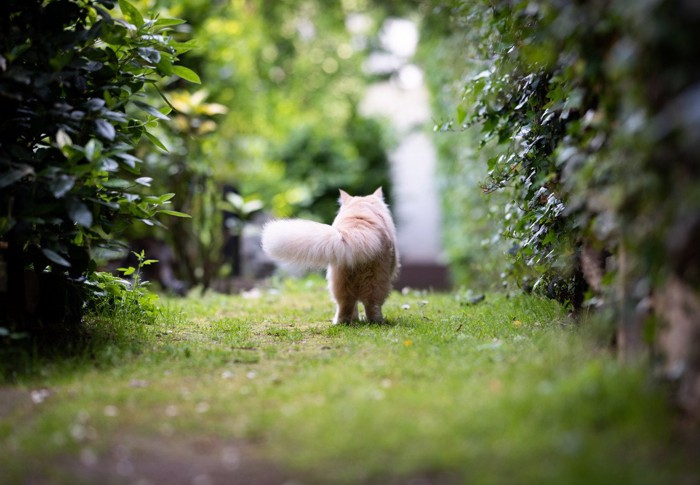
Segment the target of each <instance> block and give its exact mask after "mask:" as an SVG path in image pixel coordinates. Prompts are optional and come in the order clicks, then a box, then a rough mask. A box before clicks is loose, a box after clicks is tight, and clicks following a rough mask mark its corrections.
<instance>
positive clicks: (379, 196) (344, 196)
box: [338, 187, 384, 206]
mask: <svg viewBox="0 0 700 485" xmlns="http://www.w3.org/2000/svg"><path fill="white" fill-rule="evenodd" d="M358 199H365V200H368V199H375V200H376V201H378V202H381V203H384V193H383V192H382V188H381V187H379V188H378V189H377V190H375V191H374V193H373V194H372V195H365V196H352V195H350V194H348V193H347V192H345V191H344V190H343V189H340V199H338V202H340V205H341V206H343V205H347V204H349V203H351V202H352V201H356V200H358Z"/></svg>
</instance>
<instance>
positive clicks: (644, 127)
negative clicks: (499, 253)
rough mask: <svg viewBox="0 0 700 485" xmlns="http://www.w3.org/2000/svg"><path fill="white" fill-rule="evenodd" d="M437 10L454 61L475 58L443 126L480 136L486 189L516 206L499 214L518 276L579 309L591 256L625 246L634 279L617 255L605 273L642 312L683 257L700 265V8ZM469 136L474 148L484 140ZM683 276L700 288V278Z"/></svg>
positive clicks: (629, 4)
mask: <svg viewBox="0 0 700 485" xmlns="http://www.w3.org/2000/svg"><path fill="white" fill-rule="evenodd" d="M426 7H427V9H426V13H427V14H428V19H427V21H426V26H427V29H428V31H429V32H431V33H432V35H441V36H442V37H443V39H450V40H451V41H454V42H457V43H458V45H459V46H461V48H460V50H458V51H456V52H454V53H453V57H454V58H458V59H459V61H457V63H458V64H459V63H460V62H464V63H465V70H464V71H462V73H464V72H469V71H471V74H470V76H469V79H468V81H466V83H464V86H465V87H464V90H463V95H462V99H461V102H460V103H459V104H458V106H456V108H455V110H454V112H453V113H454V114H453V116H452V120H451V121H448V122H445V123H442V124H441V126H440V128H441V129H442V130H443V131H446V132H447V131H460V130H462V129H466V128H467V127H470V126H473V127H475V128H476V129H477V130H479V131H480V133H481V140H480V146H481V148H482V151H481V154H482V155H481V158H482V161H483V162H485V163H486V167H487V170H488V177H487V178H486V180H485V182H484V184H483V188H484V190H486V191H488V192H493V193H498V194H503V196H504V197H505V200H507V201H508V202H507V203H505V204H504V205H503V206H502V208H501V209H500V211H499V212H500V214H499V219H500V220H501V231H502V233H503V234H504V235H506V236H507V237H508V238H510V239H511V240H512V241H513V246H512V248H511V250H510V252H511V254H512V256H513V258H512V259H511V265H510V269H509V275H510V277H511V280H512V281H514V282H516V283H517V284H519V285H520V286H522V287H525V288H526V289H534V288H538V287H539V288H543V289H546V290H547V291H548V292H549V293H550V295H551V296H555V297H557V298H559V299H561V300H565V301H570V302H573V303H574V304H580V303H581V297H582V294H581V292H582V289H583V283H582V280H581V275H580V254H581V250H582V249H583V248H593V249H594V250H596V251H599V252H600V254H602V255H606V254H607V255H617V254H620V251H621V248H624V252H625V254H626V257H625V268H624V271H623V272H620V271H618V269H619V265H620V259H619V258H614V257H613V258H608V259H609V261H608V263H609V264H607V266H606V267H605V268H604V269H605V270H606V271H608V272H610V275H609V276H608V277H607V279H606V280H607V281H608V282H611V281H620V278H623V279H624V281H626V282H627V283H628V284H629V288H628V289H626V290H625V291H629V292H630V295H627V296H630V297H631V300H630V301H631V302H632V305H633V306H634V304H635V303H634V302H639V301H641V300H642V299H644V298H645V297H646V296H647V295H648V294H649V291H650V289H651V288H654V287H657V286H658V285H660V284H661V283H662V282H663V281H664V279H665V278H666V277H667V276H668V275H669V274H671V273H674V272H678V268H681V267H683V266H685V265H684V262H683V260H682V258H685V263H688V262H692V261H695V259H693V256H692V252H691V251H689V248H690V247H697V243H698V241H697V236H693V234H697V232H698V231H697V230H695V229H692V228H696V227H697V226H698V222H697V219H698V212H699V209H700V184H699V183H698V164H697V152H698V150H697V149H698V146H697V145H698V143H699V142H700V140H699V139H698V137H697V124H696V122H697V112H698V110H700V101H698V96H697V92H698V85H699V84H698V82H699V81H700V79H699V74H700V68H699V67H698V64H697V62H696V60H695V53H696V52H695V47H693V46H697V44H698V40H699V39H698V36H699V35H700V34H699V32H700V29H698V27H699V25H700V11H699V9H698V8H697V7H695V6H694V5H692V4H691V3H690V2H685V3H684V2H672V1H662V0H653V1H647V2H635V1H630V0H615V1H593V2H585V3H581V2H574V1H562V2H547V1H542V2H532V1H516V0H508V1H495V2H494V1H470V2H466V1H451V2H428V3H427V4H426ZM448 60H449V58H448ZM456 82H460V81H459V80H457V81H456ZM464 139H465V140H466V144H467V145H470V146H471V143H472V142H471V140H473V137H471V136H469V135H466V136H465V138H464ZM484 149H485V150H484ZM463 163H465V164H466V163H469V162H468V161H465V162H463ZM684 226H685V227H686V228H687V229H686V230H685V232H683V231H682V230H681V228H682V227H684ZM678 236H681V237H680V239H678ZM688 258H690V259H688ZM686 267H687V266H686ZM683 271H684V273H685V276H684V278H685V279H686V281H688V282H689V283H691V284H692V285H693V286H694V287H695V288H698V287H699V286H700V285H699V284H698V283H700V280H699V279H698V274H697V273H698V272H697V271H695V270H692V271H688V270H683ZM622 273H624V274H622ZM610 288H611V289H610V290H609V291H608V292H607V293H608V294H606V296H607V298H608V300H609V301H615V300H616V299H617V298H619V295H616V294H615V293H614V291H612V287H610Z"/></svg>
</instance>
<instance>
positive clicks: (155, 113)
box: [134, 101, 170, 121]
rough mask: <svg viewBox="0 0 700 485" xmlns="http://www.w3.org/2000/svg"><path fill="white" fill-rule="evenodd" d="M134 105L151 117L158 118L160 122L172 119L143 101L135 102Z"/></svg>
mask: <svg viewBox="0 0 700 485" xmlns="http://www.w3.org/2000/svg"><path fill="white" fill-rule="evenodd" d="M134 104H135V105H136V106H138V107H139V108H141V109H142V110H144V111H145V112H146V113H148V114H149V115H151V116H153V117H154V118H158V119H159V120H163V121H168V120H169V119H170V118H168V117H167V116H166V115H164V114H163V113H161V112H160V111H158V110H157V109H155V108H154V107H153V106H151V105H150V104H146V103H144V102H142V101H134Z"/></svg>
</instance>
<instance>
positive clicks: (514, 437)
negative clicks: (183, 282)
mask: <svg viewBox="0 0 700 485" xmlns="http://www.w3.org/2000/svg"><path fill="white" fill-rule="evenodd" d="M254 296H255V295H254ZM257 296H258V297H257V298H245V297H241V296H238V297H229V296H221V295H208V296H206V297H203V298H201V297H198V296H192V297H190V298H188V299H183V300H176V299H172V300H165V301H164V302H163V316H162V317H161V318H159V319H158V321H157V322H156V323H154V324H152V325H137V324H134V325H132V326H131V327H130V326H129V324H128V322H123V321H122V323H121V327H120V330H119V332H117V333H114V332H113V331H112V330H110V329H111V328H114V327H113V325H114V323H113V322H112V323H109V322H104V321H100V322H96V321H93V322H91V324H90V325H91V326H92V329H93V332H96V333H97V334H98V335H99V336H100V337H99V339H98V340H97V341H93V343H92V344H90V345H86V346H85V348H84V350H82V351H81V352H78V353H77V354H76V355H77V356H76V355H73V356H71V357H66V356H58V357H55V358H54V359H53V360H52V361H50V362H49V361H46V360H42V359H34V360H32V359H28V360H29V361H30V362H33V364H32V365H29V366H25V369H28V370H25V371H24V372H21V373H19V374H17V375H15V376H14V377H13V379H12V380H13V381H14V382H13V384H11V385H10V384H8V385H5V386H4V387H2V388H0V400H1V399H3V396H5V397H7V396H11V395H16V394H17V393H19V394H20V395H21V393H23V392H25V391H30V390H37V389H44V388H45V389H48V390H49V391H50V392H51V394H50V395H49V396H48V398H46V400H45V401H44V402H41V403H40V404H27V403H26V402H23V404H21V405H19V404H18V405H15V406H9V407H8V409H6V410H5V411H2V409H3V408H2V407H0V440H1V441H0V444H1V447H0V471H1V472H0V473H6V474H7V475H8V477H9V482H10V483H12V482H23V481H26V479H27V477H36V473H37V471H36V470H37V465H38V464H41V469H42V470H43V471H42V472H41V474H40V475H39V476H40V477H43V478H48V479H49V480H50V481H52V482H56V483H75V482H76V481H78V482H79V481H80V480H79V478H80V476H83V475H80V473H79V470H78V468H79V467H78V468H76V466H77V465H76V466H67V465H66V463H69V462H71V460H72V461H73V462H78V463H80V460H78V458H76V457H82V458H84V457H85V456H86V453H87V454H88V456H95V457H98V458H100V460H97V461H98V462H101V458H102V457H104V456H107V455H109V454H110V453H111V452H113V449H114V447H115V446H117V445H118V444H119V443H120V442H121V441H122V440H123V438H124V436H131V437H133V436H138V437H140V438H141V439H153V440H160V441H159V443H161V445H162V444H163V443H174V442H178V441H182V440H188V439H207V440H216V441H217V442H230V441H232V440H233V441H235V442H237V443H246V444H247V445H246V446H248V447H250V448H251V449H252V450H253V451H254V455H255V456H256V457H258V458H261V459H264V460H266V461H267V462H269V463H274V464H275V466H278V467H280V468H282V469H285V470H292V471H293V473H296V474H298V476H301V477H303V481H304V482H305V483H307V482H310V483H392V482H393V483H403V481H408V480H409V479H411V478H415V477H419V478H421V477H422V478H425V479H427V480H428V481H429V482H430V483H582V484H583V483H586V484H589V483H616V484H619V483H630V484H631V483H634V484H639V483H674V482H677V481H678V480H679V479H680V478H682V477H685V478H686V479H687V478H688V477H689V476H692V477H695V478H696V479H697V476H698V475H697V474H696V471H695V470H693V469H692V466H693V465H692V462H691V461H690V460H689V459H688V460H686V459H684V458H683V456H684V455H683V454H682V449H680V448H678V447H677V445H673V441H672V435H671V429H672V426H671V424H672V421H671V420H672V415H671V412H670V411H669V410H668V409H667V407H666V405H665V402H666V401H665V398H664V395H663V393H662V391H661V390H660V389H659V388H658V387H657V386H655V385H654V384H653V382H652V381H651V380H650V378H649V372H648V369H646V368H644V367H643V366H622V365H620V364H618V363H617V361H616V359H615V357H614V355H612V354H611V352H610V351H609V349H608V348H607V346H606V345H602V344H601V342H600V341H599V340H598V339H596V338H595V335H594V332H592V331H589V329H588V328H587V327H583V328H581V327H579V326H577V325H575V324H574V323H573V322H571V321H570V320H569V319H568V318H567V317H566V316H565V312H564V311H563V310H562V309H561V308H560V307H558V306H557V305H556V304H555V303H553V302H551V301H548V300H543V299H539V298H536V297H532V296H518V297H512V298H507V297H506V296H504V295H498V294H489V295H487V298H486V300H485V301H484V302H482V303H480V304H478V305H473V306H467V305H464V304H462V303H461V302H460V301H459V299H457V298H455V297H454V296H453V295H450V294H432V293H418V292H408V293H407V294H399V293H395V294H394V295H392V297H391V299H390V300H389V301H388V303H387V304H386V306H385V314H386V316H387V319H388V323H387V324H384V325H377V324H363V323H358V324H354V325H349V326H333V325H331V324H330V318H331V316H332V313H333V308H332V305H331V303H330V301H329V298H328V296H327V294H326V291H325V287H324V283H323V282H322V281H320V280H319V279H314V278H312V279H309V280H303V281H301V282H292V281H289V282H284V283H281V284H280V287H279V288H277V289H275V290H274V291H272V290H270V291H268V290H264V291H262V292H261V293H260V294H259V295H257ZM105 334H107V336H105ZM109 335H111V337H109ZM108 337H109V338H108ZM162 446H165V448H164V449H165V451H164V453H167V446H166V445H162ZM674 446H676V448H674ZM193 459H194V458H193ZM83 461H84V460H83ZM88 461H89V460H88ZM76 470H78V471H76ZM104 473H107V471H105V472H104ZM117 478H118V477H117ZM0 481H2V480H0ZM107 481H108V482H109V480H107ZM116 481H117V482H118V480H116Z"/></svg>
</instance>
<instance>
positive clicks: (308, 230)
mask: <svg viewBox="0 0 700 485" xmlns="http://www.w3.org/2000/svg"><path fill="white" fill-rule="evenodd" d="M262 248H263V251H265V253H267V255H268V256H270V257H271V258H273V259H276V260H278V261H284V262H287V263H292V264H295V265H298V266H303V267H306V268H323V267H325V266H328V265H329V264H333V265H342V266H354V265H356V264H359V263H363V262H366V261H369V260H371V259H374V258H376V257H377V256H378V255H379V254H380V253H381V250H382V242H381V240H380V238H379V236H378V235H376V234H372V233H370V232H367V231H353V232H345V231H339V230H338V229H336V228H335V227H333V226H329V225H328V224H321V223H318V222H313V221H306V220H303V219H281V220H277V221H272V222H268V223H267V224H266V225H265V227H264V228H263V233H262Z"/></svg>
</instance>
